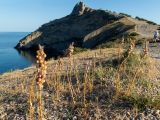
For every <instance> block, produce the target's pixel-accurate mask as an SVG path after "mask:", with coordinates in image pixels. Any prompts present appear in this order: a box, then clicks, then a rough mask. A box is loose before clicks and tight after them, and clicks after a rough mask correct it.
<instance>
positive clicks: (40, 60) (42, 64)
mask: <svg viewBox="0 0 160 120" xmlns="http://www.w3.org/2000/svg"><path fill="white" fill-rule="evenodd" d="M36 58H37V72H38V75H37V79H36V82H37V85H38V89H39V90H38V118H39V120H42V119H43V107H42V89H43V84H44V82H45V78H46V69H47V66H46V61H45V58H46V54H45V53H44V49H43V47H42V46H41V45H39V50H38V51H37V56H36Z"/></svg>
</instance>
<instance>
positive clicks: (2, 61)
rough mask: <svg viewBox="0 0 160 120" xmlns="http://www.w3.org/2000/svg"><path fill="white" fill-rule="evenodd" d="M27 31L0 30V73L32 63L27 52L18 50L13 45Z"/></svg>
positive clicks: (32, 59) (32, 60)
mask: <svg viewBox="0 0 160 120" xmlns="http://www.w3.org/2000/svg"><path fill="white" fill-rule="evenodd" d="M27 34H29V33H27V32H0V74H2V73H4V72H8V71H12V70H15V69H22V68H25V67H28V66H30V65H32V64H33V63H34V58H32V56H31V55H30V54H28V53H24V52H18V51H17V50H16V49H14V46H16V44H17V43H18V41H19V40H20V39H21V38H23V37H25V36H26V35H27Z"/></svg>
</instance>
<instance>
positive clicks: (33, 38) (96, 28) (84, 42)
mask: <svg viewBox="0 0 160 120" xmlns="http://www.w3.org/2000/svg"><path fill="white" fill-rule="evenodd" d="M137 21H138V20H134V19H132V18H128V17H126V16H124V15H121V14H116V13H113V12H110V11H106V10H95V9H92V8H89V7H87V6H86V5H84V3H82V2H79V3H77V4H76V5H75V7H74V8H73V11H72V12H71V14H70V15H68V16H66V17H63V18H61V19H56V20H53V21H51V22H49V23H46V24H44V25H42V26H41V27H40V28H39V29H37V30H36V31H34V32H32V33H31V34H29V35H28V36H26V37H25V38H23V39H22V40H20V41H19V43H18V44H17V46H16V48H17V49H19V50H34V49H35V48H36V46H37V45H38V44H41V45H43V46H44V48H45V49H46V50H48V51H50V52H51V51H53V50H54V52H55V51H56V52H57V54H63V52H64V51H65V49H67V47H68V46H69V44H70V43H71V42H74V43H75V46H79V47H85V48H93V47H95V46H96V45H98V44H101V43H103V42H106V41H109V40H112V39H113V38H116V39H118V38H120V37H121V36H122V35H123V34H126V33H129V32H133V31H134V30H135V26H136V28H137V29H138V30H139V33H140V32H141V30H140V29H142V24H143V25H145V30H146V29H149V28H148V24H147V23H145V22H142V23H140V22H139V23H137ZM151 28H152V29H151V30H148V31H149V32H148V33H149V34H150V36H151V34H152V32H153V31H154V30H155V29H157V27H156V26H154V25H152V26H151Z"/></svg>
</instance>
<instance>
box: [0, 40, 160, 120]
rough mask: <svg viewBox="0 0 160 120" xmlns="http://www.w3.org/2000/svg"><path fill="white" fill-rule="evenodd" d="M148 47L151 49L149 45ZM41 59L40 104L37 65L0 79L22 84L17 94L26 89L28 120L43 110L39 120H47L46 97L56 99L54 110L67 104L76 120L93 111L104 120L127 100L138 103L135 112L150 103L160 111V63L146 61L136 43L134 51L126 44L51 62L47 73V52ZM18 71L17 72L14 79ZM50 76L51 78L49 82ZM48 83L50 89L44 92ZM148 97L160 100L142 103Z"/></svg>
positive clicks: (48, 63) (96, 117)
mask: <svg viewBox="0 0 160 120" xmlns="http://www.w3.org/2000/svg"><path fill="white" fill-rule="evenodd" d="M144 49H145V50H147V46H146V47H145V48H144ZM144 52H145V54H146V53H147V52H146V51H144ZM38 53H39V52H38ZM37 57H38V58H39V57H41V59H38V60H39V61H38V64H39V65H38V66H39V67H38V68H37V69H38V73H39V74H38V77H37V78H38V79H37V84H38V86H39V94H38V95H39V96H38V103H39V104H35V98H36V97H35V96H36V95H35V90H37V89H36V87H35V83H32V81H33V80H35V79H34V74H36V73H37V72H36V70H37V69H36V68H35V67H34V66H33V67H32V68H30V69H27V70H24V71H17V72H13V73H8V74H4V75H2V76H0V79H3V80H2V81H0V82H1V83H3V84H4V83H5V82H6V84H8V83H9V82H11V80H14V81H12V82H14V83H17V84H19V83H21V84H20V85H19V87H17V88H16V89H17V91H18V90H19V92H20V91H24V93H27V92H28V91H29V95H28V97H29V115H28V117H29V118H30V119H32V120H33V119H35V114H34V112H35V111H34V110H35V108H36V107H38V106H39V112H38V113H39V119H42V118H43V117H44V116H43V114H44V113H45V112H44V111H42V110H43V108H42V105H43V103H42V101H41V100H42V99H43V100H44V108H46V104H49V103H47V102H46V101H47V100H45V98H47V99H51V101H52V104H53V106H52V107H55V108H57V110H58V109H59V108H60V106H62V105H64V108H66V109H67V110H70V111H69V113H68V115H67V118H68V119H72V118H73V116H74V115H76V116H79V118H84V119H88V118H89V116H90V111H91V110H93V111H94V112H95V116H94V117H93V118H94V119H101V118H102V117H103V115H104V113H103V111H105V110H106V109H107V108H108V107H109V106H114V104H115V103H116V102H119V101H122V100H123V101H125V100H127V101H129V102H131V103H133V104H134V106H132V108H131V109H133V111H136V112H137V111H138V110H139V109H140V108H143V107H144V106H145V105H146V106H152V107H154V106H155V107H156V108H159V106H158V105H157V103H156V102H157V101H156V100H157V98H158V97H159V94H157V93H156V92H155V88H157V85H159V82H158V81H156V78H158V77H159V75H160V74H159V69H158V68H157V67H156V66H157V65H158V64H159V63H157V62H156V61H155V60H154V59H153V58H150V57H149V56H148V54H146V55H145V57H144V56H141V54H139V53H137V52H136V51H135V50H134V43H131V45H130V47H129V49H128V50H124V49H123V48H121V46H120V47H119V48H110V49H108V48H107V49H98V50H92V51H91V50H89V51H86V52H83V53H80V54H76V55H74V56H71V57H69V58H67V57H65V58H60V59H58V60H51V61H48V62H47V66H48V67H47V73H46V72H45V69H41V67H43V68H46V67H45V60H44V57H45V56H44V53H43V55H40V54H39V56H37ZM41 60H42V61H41ZM40 61H41V62H40ZM41 70H42V71H41ZM43 70H44V71H43ZM40 71H41V72H40ZM15 73H17V74H16V75H15V76H14V74H15ZM45 74H47V76H46V78H45ZM20 76H21V77H20ZM22 76H23V78H22ZM29 76H30V77H29ZM22 80H23V81H22ZM34 82H35V81H34ZM44 83H45V86H44V88H45V89H42V86H43V85H44ZM17 84H16V85H17ZM26 86H30V87H28V88H27V87H26ZM8 88H9V86H8V87H7V90H8V91H7V90H6V88H5V87H4V86H2V85H1V89H0V91H5V90H6V93H8V92H9V91H10V93H13V90H12V89H10V88H9V89H8ZM42 90H43V91H44V92H48V91H50V92H49V95H47V97H45V96H44V94H43V92H42ZM44 97H45V98H44ZM146 98H148V99H150V98H154V100H155V101H154V100H152V101H153V102H150V100H149V101H148V102H146V103H142V102H141V100H142V101H143V99H146ZM119 104H120V103H119ZM104 106H105V108H104ZM46 109H47V108H46ZM137 109H138V110H137ZM48 114H49V113H48Z"/></svg>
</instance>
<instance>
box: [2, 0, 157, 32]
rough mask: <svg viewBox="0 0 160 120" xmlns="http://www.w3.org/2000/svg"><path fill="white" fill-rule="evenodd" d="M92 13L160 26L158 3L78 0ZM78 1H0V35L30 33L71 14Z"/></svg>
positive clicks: (121, 0) (135, 0)
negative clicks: (138, 19)
mask: <svg viewBox="0 0 160 120" xmlns="http://www.w3.org/2000/svg"><path fill="white" fill-rule="evenodd" d="M81 1H83V2H84V3H85V4H86V5H87V6H89V7H91V8H94V9H104V10H111V11H115V12H118V13H127V14H130V15H132V16H133V17H135V16H139V17H142V18H145V19H148V20H151V21H154V22H156V23H158V24H160V0H81ZM77 2H79V0H0V32H32V31H34V30H36V29H38V27H40V26H41V25H42V24H44V23H47V22H49V21H51V20H54V19H58V18H61V17H64V16H66V15H68V14H70V13H71V11H72V9H73V7H74V6H75V4H76V3H77Z"/></svg>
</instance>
